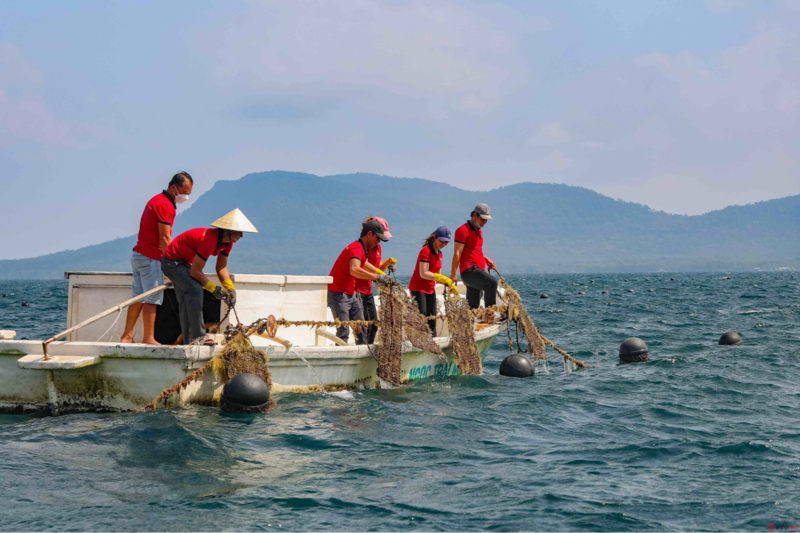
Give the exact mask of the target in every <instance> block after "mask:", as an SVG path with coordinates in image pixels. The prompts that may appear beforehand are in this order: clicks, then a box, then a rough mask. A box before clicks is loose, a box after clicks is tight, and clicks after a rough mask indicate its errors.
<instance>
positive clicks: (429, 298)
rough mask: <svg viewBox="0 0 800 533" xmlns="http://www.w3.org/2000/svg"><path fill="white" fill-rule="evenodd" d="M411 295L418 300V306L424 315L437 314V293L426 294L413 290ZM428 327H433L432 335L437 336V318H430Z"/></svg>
mask: <svg viewBox="0 0 800 533" xmlns="http://www.w3.org/2000/svg"><path fill="white" fill-rule="evenodd" d="M411 297H412V298H413V299H414V301H415V302H417V308H418V309H419V312H420V313H422V316H434V315H435V314H436V293H435V292H434V293H433V294H426V293H424V292H419V291H411ZM428 327H429V328H431V335H433V336H434V337H435V336H436V319H435V318H434V319H433V320H428Z"/></svg>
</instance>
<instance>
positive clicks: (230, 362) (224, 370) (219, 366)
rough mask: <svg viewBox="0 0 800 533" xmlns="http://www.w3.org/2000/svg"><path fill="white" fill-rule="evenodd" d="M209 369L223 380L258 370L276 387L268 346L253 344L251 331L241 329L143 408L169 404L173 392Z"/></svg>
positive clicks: (270, 384) (268, 383)
mask: <svg viewBox="0 0 800 533" xmlns="http://www.w3.org/2000/svg"><path fill="white" fill-rule="evenodd" d="M209 370H211V371H213V372H214V375H215V376H216V378H217V380H219V381H220V382H222V383H227V382H228V380H229V379H231V378H232V377H233V376H235V375H237V374H242V373H248V374H255V375H256V376H258V377H260V378H261V379H263V380H264V383H266V384H267V387H268V388H270V389H272V375H270V373H269V356H268V355H267V353H266V352H265V351H264V350H259V349H257V348H255V347H253V345H252V344H251V343H250V339H248V337H247V335H245V334H244V333H242V332H240V331H237V332H236V333H235V334H234V335H233V337H232V338H230V339H229V340H228V342H227V343H226V344H225V347H224V348H223V350H222V351H221V352H220V353H219V354H217V355H215V356H214V357H212V358H211V360H210V361H209V362H208V363H206V364H205V365H203V366H202V367H200V368H199V369H197V370H195V371H194V372H192V373H191V374H189V375H188V376H186V378H184V379H183V380H181V381H180V382H179V383H177V384H176V385H174V386H172V387H169V388H168V389H164V390H163V391H161V394H159V395H158V396H156V397H155V398H154V399H153V401H151V402H150V403H148V404H147V405H145V406H144V407H143V408H142V410H144V411H155V410H156V409H158V406H159V404H162V405H164V406H165V407H166V406H168V405H169V401H170V399H171V398H172V397H173V396H176V395H178V394H180V392H181V391H182V390H183V389H185V388H186V387H187V386H189V385H190V384H191V383H192V382H194V381H197V380H198V379H200V378H201V377H202V376H203V374H205V373H206V372H207V371H209ZM273 404H274V400H270V405H273Z"/></svg>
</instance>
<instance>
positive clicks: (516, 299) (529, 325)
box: [500, 278, 547, 362]
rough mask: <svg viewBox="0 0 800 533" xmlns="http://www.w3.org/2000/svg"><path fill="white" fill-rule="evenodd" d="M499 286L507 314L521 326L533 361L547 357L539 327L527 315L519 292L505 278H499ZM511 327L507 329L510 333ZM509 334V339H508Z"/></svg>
mask: <svg viewBox="0 0 800 533" xmlns="http://www.w3.org/2000/svg"><path fill="white" fill-rule="evenodd" d="M500 286H501V287H503V289H505V293H506V299H507V300H508V316H509V318H510V319H511V320H513V321H514V322H516V323H517V325H518V326H519V327H521V329H522V332H523V333H524V334H525V337H526V338H527V339H528V353H530V354H533V356H534V357H533V360H534V362H535V361H536V360H538V359H547V353H546V352H545V348H544V340H542V336H541V335H540V334H539V329H538V328H537V327H536V326H535V325H534V323H533V320H531V317H530V316H528V313H527V311H525V307H524V306H523V305H522V298H521V297H520V295H519V293H518V292H517V291H515V290H514V289H512V288H511V286H510V285H509V284H508V283H507V282H506V280H505V279H503V278H500ZM510 332H511V329H509V335H510ZM510 338H511V337H510V336H509V340H510Z"/></svg>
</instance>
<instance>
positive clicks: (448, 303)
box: [444, 295, 483, 376]
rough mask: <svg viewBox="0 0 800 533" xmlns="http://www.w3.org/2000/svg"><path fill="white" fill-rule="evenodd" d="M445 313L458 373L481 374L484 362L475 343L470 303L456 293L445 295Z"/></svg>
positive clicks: (464, 374) (463, 374)
mask: <svg viewBox="0 0 800 533" xmlns="http://www.w3.org/2000/svg"><path fill="white" fill-rule="evenodd" d="M444 310H445V315H446V316H447V327H448V329H449V330H450V339H451V342H450V345H451V346H452V347H453V352H454V353H455V356H456V362H457V364H458V373H459V374H461V375H462V376H466V375H474V376H477V375H480V374H482V373H483V363H482V362H481V355H480V354H479V353H478V347H477V346H476V345H475V332H474V330H473V328H472V315H471V314H470V310H469V304H467V301H466V300H464V299H463V298H459V297H457V296H455V295H450V296H449V297H445V301H444Z"/></svg>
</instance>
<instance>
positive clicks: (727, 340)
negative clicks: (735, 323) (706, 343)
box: [719, 331, 744, 346]
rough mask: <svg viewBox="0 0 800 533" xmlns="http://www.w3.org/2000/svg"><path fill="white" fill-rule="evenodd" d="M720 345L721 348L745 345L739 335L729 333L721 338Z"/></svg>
mask: <svg viewBox="0 0 800 533" xmlns="http://www.w3.org/2000/svg"><path fill="white" fill-rule="evenodd" d="M719 344H720V346H741V345H743V344H744V342H742V338H741V337H740V336H739V334H738V333H734V332H733V331H729V332H727V333H724V334H723V335H722V337H720V338H719Z"/></svg>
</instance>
